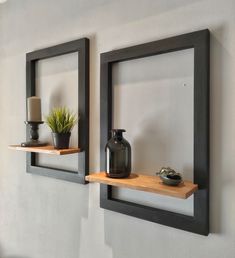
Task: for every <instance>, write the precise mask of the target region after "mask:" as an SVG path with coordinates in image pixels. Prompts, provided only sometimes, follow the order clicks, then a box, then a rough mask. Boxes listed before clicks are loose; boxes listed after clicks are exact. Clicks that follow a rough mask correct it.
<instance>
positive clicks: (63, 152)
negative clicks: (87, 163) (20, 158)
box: [8, 145, 80, 155]
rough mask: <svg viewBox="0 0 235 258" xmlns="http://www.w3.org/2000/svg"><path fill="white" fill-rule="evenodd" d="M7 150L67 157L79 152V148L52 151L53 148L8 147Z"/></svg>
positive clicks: (48, 146)
mask: <svg viewBox="0 0 235 258" xmlns="http://www.w3.org/2000/svg"><path fill="white" fill-rule="evenodd" d="M8 148H9V149H13V150H18V151H26V152H36V153H44V154H52V155H67V154H73V153H78V152H80V149H79V148H69V149H61V150H57V149H54V146H50V145H47V146H42V147H22V146H21V145H9V146H8Z"/></svg>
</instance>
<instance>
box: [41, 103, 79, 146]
mask: <svg viewBox="0 0 235 258" xmlns="http://www.w3.org/2000/svg"><path fill="white" fill-rule="evenodd" d="M77 121H78V119H77V116H76V115H75V114H74V113H73V112H71V111H70V110H69V109H68V108H66V107H58V108H54V109H52V110H51V112H50V114H49V115H48V116H47V117H46V123H47V125H48V126H49V127H50V128H51V130H52V139H53V144H54V147H55V149H68V148H69V140H70V136H71V130H72V129H73V127H74V125H75V124H76V123H77Z"/></svg>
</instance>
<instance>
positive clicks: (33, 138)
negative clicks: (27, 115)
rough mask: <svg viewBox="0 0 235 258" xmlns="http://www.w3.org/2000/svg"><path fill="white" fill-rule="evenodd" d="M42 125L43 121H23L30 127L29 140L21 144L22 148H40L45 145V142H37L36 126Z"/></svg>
mask: <svg viewBox="0 0 235 258" xmlns="http://www.w3.org/2000/svg"><path fill="white" fill-rule="evenodd" d="M43 123H44V122H43V121H25V124H26V125H29V126H30V140H29V141H27V142H22V143H21V146H22V147H40V146H46V145H47V143H46V142H40V141H39V140H38V138H39V134H38V126H39V125H40V124H43Z"/></svg>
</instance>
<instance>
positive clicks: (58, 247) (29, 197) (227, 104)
mask: <svg viewBox="0 0 235 258" xmlns="http://www.w3.org/2000/svg"><path fill="white" fill-rule="evenodd" d="M234 11H235V1H233V0H225V1H219V0H205V1H203V0H198V1H196V0H194V1H193V0H171V1H165V0H158V1H156V0H139V1H134V0H120V1H111V0H109V1H107V0H100V1H98V0H97V1H95V0H91V1H85V0H49V1H46V0H41V1H29V0H18V1H17V0H8V2H7V3H5V4H3V5H0V87H1V94H0V116H1V123H0V131H1V135H2V137H0V153H1V154H0V257H1V258H94V257H99V258H144V257H147V258H154V257H160V258H182V257H186V258H196V257H203V258H204V257H205V258H208V257H209V258H210V257H213V258H221V257H224V258H234V257H235V245H234V243H235V219H234V218H235V205H234V200H233V199H234V198H233V197H234V195H235V173H234V167H235V160H234V155H235V144H234V142H235V139H234V132H235V115H234V110H235V104H234V103H235V102H234V99H235V90H234V84H235V79H234V77H233V74H234V70H235V34H234V31H235V18H234ZM203 28H209V29H210V30H211V191H210V193H211V200H210V208H211V231H212V233H211V234H210V235H209V236H208V237H203V236H200V235H196V234H192V233H188V232H185V231H181V230H177V229H174V228H168V227H165V226H162V225H158V224H155V223H151V222H147V221H143V220H139V219H136V218H133V217H129V216H125V215H122V214H119V213H114V212H110V211H107V210H103V209H100V208H99V186H98V185H96V184H89V185H87V186H83V185H78V184H74V183H69V182H65V181H59V180H55V179H51V178H47V177H39V176H35V175H31V174H27V173H26V172H25V154H24V153H20V152H13V151H10V150H8V149H7V145H8V144H10V143H16V142H19V141H21V140H22V139H24V137H25V126H24V124H23V121H24V119H25V53H27V52H29V51H33V50H35V49H40V48H43V47H46V46H50V45H54V44H58V43H61V42H66V41H69V40H72V39H77V38H80V37H83V36H86V37H89V38H90V40H91V65H90V79H91V88H90V89H91V97H90V102H91V118H90V124H91V132H90V149H91V151H90V170H91V171H98V170H99V129H98V128H99V54H100V53H102V52H105V51H109V50H112V49H115V48H121V47H126V46H131V45H134V44H138V43H144V42H148V41H152V40H157V39H161V38H165V37H168V36H173V35H178V34H181V33H186V32H190V31H194V30H198V29H203Z"/></svg>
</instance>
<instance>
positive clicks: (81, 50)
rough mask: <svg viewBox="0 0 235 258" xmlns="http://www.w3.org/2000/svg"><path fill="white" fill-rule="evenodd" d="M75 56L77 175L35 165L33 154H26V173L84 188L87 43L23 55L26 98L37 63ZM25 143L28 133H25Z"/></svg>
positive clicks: (80, 41)
mask: <svg viewBox="0 0 235 258" xmlns="http://www.w3.org/2000/svg"><path fill="white" fill-rule="evenodd" d="M74 52H78V67H79V69H78V91H79V94H78V113H79V129H78V130H79V132H78V133H79V140H78V146H79V148H80V149H81V152H79V153H78V154H77V155H78V158H79V164H80V162H81V164H82V167H81V168H79V170H78V171H76V172H74V171H68V170H60V169H55V168H49V167H42V166H38V165H37V159H36V157H37V156H36V155H37V154H36V153H27V161H26V164H27V172H28V173H32V174H38V175H42V176H48V177H53V178H57V179H62V180H66V181H71V182H76V183H81V184H85V183H87V182H86V181H85V176H86V175H88V174H89V39H87V38H81V39H78V40H74V41H70V42H67V43H63V44H59V45H56V46H52V47H48V48H45V49H40V50H37V51H34V52H30V53H27V54H26V98H28V97H31V96H35V95H36V85H35V73H36V71H35V67H36V63H37V62H38V61H39V60H42V59H46V58H51V57H56V56H60V55H65V54H69V53H74ZM27 139H29V131H28V130H27Z"/></svg>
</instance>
